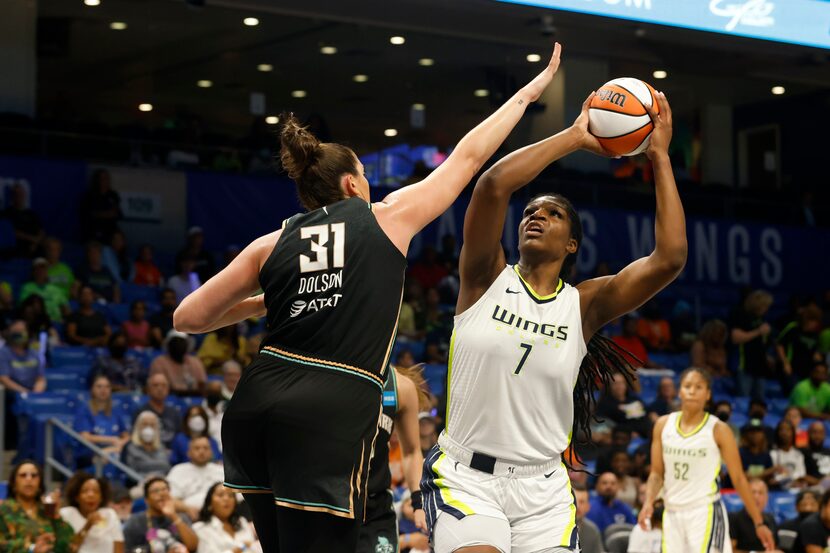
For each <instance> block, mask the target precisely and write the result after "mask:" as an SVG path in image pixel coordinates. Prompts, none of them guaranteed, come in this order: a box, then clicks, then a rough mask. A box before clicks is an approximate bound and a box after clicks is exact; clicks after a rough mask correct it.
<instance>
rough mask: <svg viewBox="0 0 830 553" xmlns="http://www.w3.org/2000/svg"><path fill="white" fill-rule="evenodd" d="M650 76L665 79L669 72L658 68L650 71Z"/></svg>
mask: <svg viewBox="0 0 830 553" xmlns="http://www.w3.org/2000/svg"><path fill="white" fill-rule="evenodd" d="M651 76H652V77H654V78H655V79H665V78H666V77H668V76H669V74H668V73H667V72H665V71H663V70H662V69H658V70H657V71H655V72H654V73H652V74H651Z"/></svg>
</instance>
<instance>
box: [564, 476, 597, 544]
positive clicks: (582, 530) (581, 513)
mask: <svg viewBox="0 0 830 553" xmlns="http://www.w3.org/2000/svg"><path fill="white" fill-rule="evenodd" d="M571 487H572V488H573V493H574V498H575V499H576V528H577V533H578V534H579V547H580V549H579V550H580V552H581V553H602V550H603V549H602V534H601V533H600V531H599V528H597V525H596V524H594V523H593V522H592V521H591V519H589V518H588V517H587V515H588V513H590V512H591V501H590V496H589V495H588V488H586V487H585V484H582V483H579V482H574V483H573V484H572V485H571Z"/></svg>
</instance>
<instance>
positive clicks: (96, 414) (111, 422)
mask: <svg viewBox="0 0 830 553" xmlns="http://www.w3.org/2000/svg"><path fill="white" fill-rule="evenodd" d="M73 427H74V428H75V432H77V433H78V434H80V435H81V437H82V438H83V439H85V440H87V441H88V442H92V443H93V444H95V445H97V446H98V447H100V448H101V449H103V450H104V452H106V453H109V454H111V455H114V456H116V457H117V456H118V454H120V453H121V449H122V448H123V447H124V444H126V443H127V441H129V439H130V434H129V430H130V427H129V422H128V420H127V414H126V413H124V412H123V411H122V410H121V408H120V407H119V406H118V405H113V403H112V386H111V385H110V381H109V378H107V377H106V376H104V375H102V374H99V375H97V376H95V377H94V378H93V379H92V385H91V386H90V391H89V401H86V402H80V403H79V404H78V407H77V408H76V409H75V422H74V423H73ZM75 457H76V459H77V461H78V464H79V466H82V467H86V466H89V465H91V464H92V454H91V453H87V452H86V450H85V449H84V448H81V447H78V449H77V453H76V455H75Z"/></svg>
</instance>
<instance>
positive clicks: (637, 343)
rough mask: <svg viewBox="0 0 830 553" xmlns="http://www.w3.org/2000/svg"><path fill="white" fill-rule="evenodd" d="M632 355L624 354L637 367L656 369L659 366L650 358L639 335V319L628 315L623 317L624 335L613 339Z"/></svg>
mask: <svg viewBox="0 0 830 553" xmlns="http://www.w3.org/2000/svg"><path fill="white" fill-rule="evenodd" d="M611 339H612V340H614V342H615V343H616V344H617V345H618V346H620V347H622V348H623V349H625V350H626V351H627V352H629V353H630V355H626V354H623V356H624V357H625V358H626V359H628V362H629V363H631V364H632V365H633V366H635V367H645V368H656V367H657V365H656V364H655V363H653V362H652V361H651V359H649V358H648V352H646V346H645V344H643V341H642V339H640V337H639V336H638V335H637V318H636V317H635V316H634V315H631V314H628V315H625V316H623V317H622V335H621V336H614V337H613V338H611Z"/></svg>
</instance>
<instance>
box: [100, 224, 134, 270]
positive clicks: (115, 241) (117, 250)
mask: <svg viewBox="0 0 830 553" xmlns="http://www.w3.org/2000/svg"><path fill="white" fill-rule="evenodd" d="M101 262H102V263H103V265H104V267H106V268H107V269H109V271H110V273H112V275H113V276H114V277H115V280H116V281H118V282H119V283H121V282H129V281H130V274H131V273H132V269H133V263H132V261H130V256H129V255H128V254H127V237H126V235H124V233H123V232H121V231H120V230H116V231H115V232H113V233H112V236H111V237H110V240H109V242H108V244H107V245H106V246H104V247H103V248H101Z"/></svg>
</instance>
